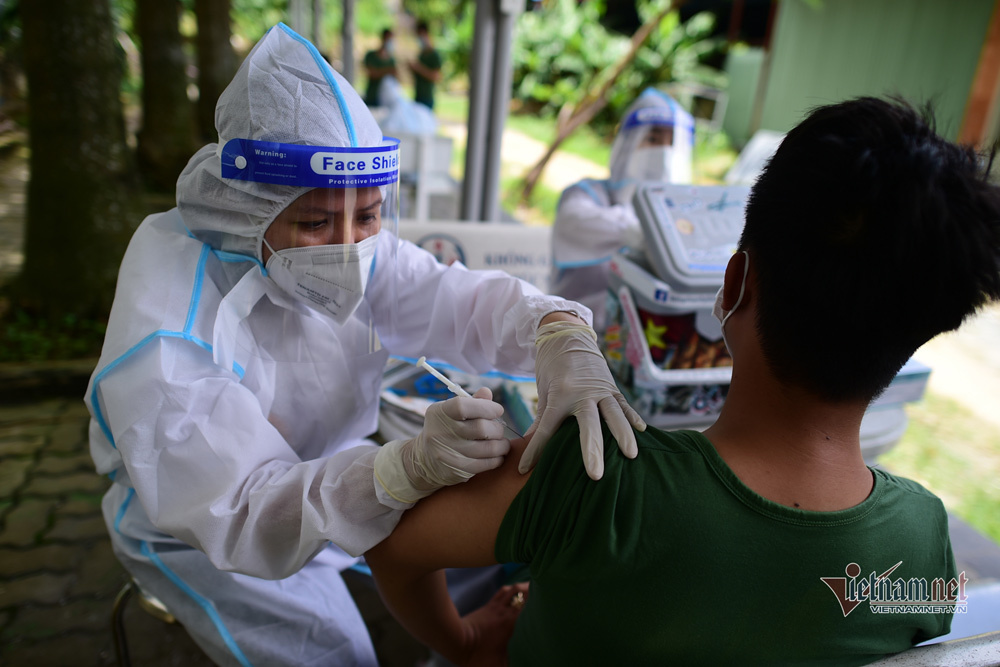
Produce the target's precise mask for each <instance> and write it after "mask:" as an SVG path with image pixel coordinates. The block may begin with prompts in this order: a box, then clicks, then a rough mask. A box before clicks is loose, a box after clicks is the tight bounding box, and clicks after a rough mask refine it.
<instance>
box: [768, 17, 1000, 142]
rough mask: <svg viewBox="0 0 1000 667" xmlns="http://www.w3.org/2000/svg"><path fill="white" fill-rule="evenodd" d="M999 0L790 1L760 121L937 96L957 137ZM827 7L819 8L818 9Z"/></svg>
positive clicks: (948, 130)
mask: <svg viewBox="0 0 1000 667" xmlns="http://www.w3.org/2000/svg"><path fill="white" fill-rule="evenodd" d="M993 4H994V0H821V1H820V2H812V3H807V2H806V1H805V0H783V1H782V3H781V7H780V11H779V14H778V20H777V26H776V30H775V40H774V44H773V50H772V60H771V68H770V72H769V75H768V77H767V92H766V97H765V101H764V106H763V112H762V114H761V122H760V126H761V127H763V128H766V129H770V130H778V131H782V132H785V131H788V130H789V129H791V128H792V127H793V126H794V125H795V124H796V123H797V122H798V121H799V120H801V119H802V117H803V115H804V114H805V113H806V112H807V111H808V110H809V109H810V108H811V107H814V106H817V105H822V104H829V103H832V102H838V101H841V100H844V99H847V98H850V97H856V96H858V95H888V94H897V95H902V96H903V97H905V98H906V99H908V100H910V101H912V102H918V103H919V102H922V101H925V100H927V99H931V98H933V99H934V100H935V109H936V117H937V121H938V130H939V132H941V133H942V134H943V135H945V136H947V137H950V138H952V139H955V138H956V137H957V136H958V131H959V128H960V126H961V122H962V117H963V115H964V113H965V103H966V99H967V98H968V94H969V89H970V87H971V85H972V80H973V77H974V76H975V72H976V65H977V64H978V62H979V54H980V51H981V49H982V45H983V40H984V38H985V36H986V27H987V23H988V22H989V18H990V13H991V11H992V9H993ZM814 5H818V6H814Z"/></svg>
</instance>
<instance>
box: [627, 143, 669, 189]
mask: <svg viewBox="0 0 1000 667" xmlns="http://www.w3.org/2000/svg"><path fill="white" fill-rule="evenodd" d="M673 153H674V149H673V148H670V147H669V146H655V147H649V148H640V149H638V150H637V151H636V152H635V153H633V154H632V157H631V158H629V161H628V166H627V167H626V168H625V176H626V178H633V179H635V180H637V181H664V182H666V181H669V180H670V163H671V161H672V160H673Z"/></svg>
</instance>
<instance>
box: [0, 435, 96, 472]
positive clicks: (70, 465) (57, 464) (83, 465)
mask: <svg viewBox="0 0 1000 667" xmlns="http://www.w3.org/2000/svg"><path fill="white" fill-rule="evenodd" d="M2 448H3V443H2V442H0V452H2ZM34 472H35V474H41V475H61V474H65V473H68V472H89V473H91V474H95V473H94V460H93V459H91V458H90V454H87V453H84V454H73V455H70V456H46V457H45V458H43V459H42V460H41V461H39V462H38V465H37V466H35V469H34Z"/></svg>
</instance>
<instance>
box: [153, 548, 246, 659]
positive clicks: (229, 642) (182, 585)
mask: <svg viewBox="0 0 1000 667" xmlns="http://www.w3.org/2000/svg"><path fill="white" fill-rule="evenodd" d="M142 554H143V555H144V556H146V557H147V558H149V559H150V560H151V561H153V565H155V566H156V567H157V569H159V570H160V572H162V573H163V575H164V576H165V577H166V578H167V579H169V580H170V581H171V583H173V584H174V585H175V586H177V588H179V589H181V591H182V592H183V593H185V594H186V595H187V596H188V597H190V598H191V599H192V600H194V601H195V602H196V603H197V604H198V606H199V607H201V608H202V611H204V612H205V613H206V614H208V617H209V619H210V620H211V621H212V623H213V624H214V625H215V629H216V630H218V631H219V635H221V636H222V641H223V642H224V643H225V644H226V648H228V649H229V651H230V652H231V653H232V654H233V657H234V658H236V661H237V662H239V663H240V664H241V665H244V667H252V665H251V664H250V661H249V660H247V657H246V656H245V655H243V651H241V650H240V647H239V646H238V645H237V644H236V640H235V639H233V636H232V635H231V634H230V633H229V629H228V628H227V627H226V624H225V623H224V622H223V621H222V617H221V616H219V612H218V611H217V610H216V608H215V605H213V604H212V602H211V600H208V599H206V598H204V597H203V596H201V595H200V594H198V592H197V591H195V590H194V589H193V588H191V587H190V586H189V585H188V584H187V582H185V581H184V580H183V579H181V578H180V577H178V576H177V574H176V573H175V572H174V571H173V570H171V569H170V568H169V567H167V565H166V563H164V562H163V561H162V560H160V557H159V556H157V555H156V552H155V551H153V549H152V548H151V547H150V546H149V543H148V542H146V541H145V540H143V542H142Z"/></svg>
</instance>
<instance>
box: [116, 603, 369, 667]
mask: <svg viewBox="0 0 1000 667" xmlns="http://www.w3.org/2000/svg"><path fill="white" fill-rule="evenodd" d="M109 609H110V607H109ZM123 618H124V620H123V625H124V627H125V637H126V639H127V641H128V648H129V657H131V659H132V664H133V665H142V666H143V667H181V666H183V667H211V666H212V665H214V663H213V662H212V661H211V660H209V658H208V656H207V655H205V653H204V652H203V651H202V650H201V649H200V648H198V645H197V644H195V643H194V640H192V639H191V637H190V636H189V635H188V633H187V631H185V630H184V628H183V627H182V626H180V625H176V624H174V625H168V624H166V623H163V622H162V621H159V620H157V619H155V618H153V617H152V616H150V615H149V614H147V613H146V612H144V611H142V609H141V608H140V607H139V605H138V604H136V601H135V599H134V598H133V599H132V600H131V601H130V602H129V603H128V605H127V606H126V607H125V613H124V614H123ZM384 667H387V666H384Z"/></svg>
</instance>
